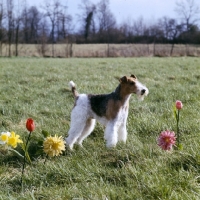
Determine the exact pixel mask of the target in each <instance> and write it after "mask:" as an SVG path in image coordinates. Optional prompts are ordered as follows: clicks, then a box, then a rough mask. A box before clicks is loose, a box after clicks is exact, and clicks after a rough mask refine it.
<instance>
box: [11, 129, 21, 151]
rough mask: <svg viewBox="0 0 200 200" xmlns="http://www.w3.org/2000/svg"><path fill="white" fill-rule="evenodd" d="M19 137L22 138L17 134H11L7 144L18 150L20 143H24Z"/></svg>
mask: <svg viewBox="0 0 200 200" xmlns="http://www.w3.org/2000/svg"><path fill="white" fill-rule="evenodd" d="M19 137H20V136H19V135H17V134H15V132H11V135H10V137H8V142H7V144H8V145H10V146H12V147H13V148H16V147H17V144H18V143H23V141H22V140H20V139H19Z"/></svg>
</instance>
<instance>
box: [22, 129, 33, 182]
mask: <svg viewBox="0 0 200 200" xmlns="http://www.w3.org/2000/svg"><path fill="white" fill-rule="evenodd" d="M30 137H31V131H30V133H29V135H28V138H27V140H26V145H25V149H24V162H23V166H22V176H21V185H22V183H23V175H24V169H25V165H26V151H27V146H28V141H29V139H30Z"/></svg>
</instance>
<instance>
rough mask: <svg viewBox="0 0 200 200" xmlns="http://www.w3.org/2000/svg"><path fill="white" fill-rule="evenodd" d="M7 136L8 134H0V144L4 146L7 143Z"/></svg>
mask: <svg viewBox="0 0 200 200" xmlns="http://www.w3.org/2000/svg"><path fill="white" fill-rule="evenodd" d="M9 136H10V132H2V133H1V135H0V144H6V143H7V142H8V138H9Z"/></svg>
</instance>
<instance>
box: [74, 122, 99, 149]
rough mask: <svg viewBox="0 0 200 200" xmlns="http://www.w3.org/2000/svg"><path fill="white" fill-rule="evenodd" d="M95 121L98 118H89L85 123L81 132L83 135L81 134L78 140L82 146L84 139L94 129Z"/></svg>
mask: <svg viewBox="0 0 200 200" xmlns="http://www.w3.org/2000/svg"><path fill="white" fill-rule="evenodd" d="M95 122H96V120H95V119H88V120H87V122H86V124H85V127H84V129H83V131H82V133H81V135H80V136H79V138H78V140H77V143H78V144H79V145H80V146H82V142H83V140H84V139H85V138H86V137H87V136H89V135H90V134H91V132H92V131H93V130H94V127H95Z"/></svg>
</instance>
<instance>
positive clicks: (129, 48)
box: [2, 44, 200, 58]
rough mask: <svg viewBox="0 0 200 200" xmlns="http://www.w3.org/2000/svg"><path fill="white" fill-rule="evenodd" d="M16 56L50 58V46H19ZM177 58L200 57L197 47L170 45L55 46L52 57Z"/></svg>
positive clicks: (199, 50) (5, 54) (4, 49)
mask: <svg viewBox="0 0 200 200" xmlns="http://www.w3.org/2000/svg"><path fill="white" fill-rule="evenodd" d="M171 52H172V53H171ZM12 55H13V56H14V55H15V46H14V45H12ZM18 55H19V56H21V57H52V55H53V53H52V45H51V44H45V45H40V44H25V45H22V44H20V45H19V47H18ZM2 56H8V46H7V45H5V44H4V45H3V50H2ZM152 56H156V57H169V56H173V57H178V56H192V57H199V56H200V46H199V45H174V48H173V51H172V45H170V44H155V45H154V44H109V45H108V44H72V45H71V44H55V45H54V57H61V58H66V57H81V58H88V57H95V58H102V57H104V58H105V57H152Z"/></svg>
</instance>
